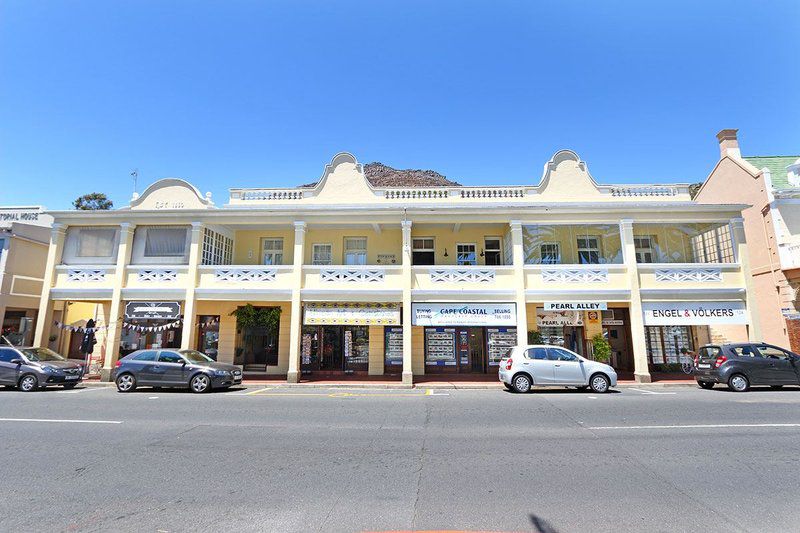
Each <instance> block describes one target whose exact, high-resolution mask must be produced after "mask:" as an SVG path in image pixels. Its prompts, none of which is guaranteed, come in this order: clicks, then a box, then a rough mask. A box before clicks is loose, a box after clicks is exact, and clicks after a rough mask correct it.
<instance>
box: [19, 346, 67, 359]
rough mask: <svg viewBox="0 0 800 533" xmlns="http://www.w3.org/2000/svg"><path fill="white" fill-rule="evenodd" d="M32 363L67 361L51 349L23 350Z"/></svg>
mask: <svg viewBox="0 0 800 533" xmlns="http://www.w3.org/2000/svg"><path fill="white" fill-rule="evenodd" d="M20 351H21V352H22V353H24V354H25V357H27V358H28V359H29V360H31V361H64V360H65V359H64V358H63V357H61V356H60V355H58V354H57V353H56V352H54V351H53V350H51V349H49V348H23V349H21V350H20Z"/></svg>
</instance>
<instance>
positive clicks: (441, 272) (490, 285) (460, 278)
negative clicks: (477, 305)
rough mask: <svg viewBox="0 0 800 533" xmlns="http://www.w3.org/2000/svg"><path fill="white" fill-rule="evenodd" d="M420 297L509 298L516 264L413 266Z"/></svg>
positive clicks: (512, 295) (513, 286)
mask: <svg viewBox="0 0 800 533" xmlns="http://www.w3.org/2000/svg"><path fill="white" fill-rule="evenodd" d="M412 276H413V280H412V285H411V287H412V290H413V291H414V298H415V299H417V300H425V299H430V300H435V299H437V298H456V299H457V298H458V297H460V296H464V297H470V298H481V297H485V298H487V299H498V298H501V299H508V298H513V297H514V294H515V293H514V288H515V284H514V267H513V266H472V265H458V266H456V265H432V266H415V267H412Z"/></svg>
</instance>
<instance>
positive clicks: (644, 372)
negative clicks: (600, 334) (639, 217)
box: [619, 219, 651, 383]
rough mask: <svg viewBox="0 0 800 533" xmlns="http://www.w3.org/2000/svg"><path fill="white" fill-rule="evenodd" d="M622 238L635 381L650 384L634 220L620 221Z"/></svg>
mask: <svg viewBox="0 0 800 533" xmlns="http://www.w3.org/2000/svg"><path fill="white" fill-rule="evenodd" d="M619 231H620V236H621V238H622V260H623V262H624V263H625V271H626V273H627V276H628V285H629V286H630V289H631V302H630V309H629V311H630V313H629V314H630V323H631V324H630V326H631V346H632V348H633V368H634V373H633V376H634V379H636V381H637V382H638V383H650V381H651V378H650V368H649V366H648V364H647V342H646V341H645V334H644V315H643V314H642V295H641V293H640V291H639V268H638V265H637V264H636V243H634V242H633V220H631V219H623V220H620V221H619Z"/></svg>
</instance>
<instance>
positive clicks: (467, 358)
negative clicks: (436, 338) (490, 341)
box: [456, 328, 486, 374]
mask: <svg viewBox="0 0 800 533" xmlns="http://www.w3.org/2000/svg"><path fill="white" fill-rule="evenodd" d="M456 339H457V348H458V362H459V365H458V371H459V372H462V373H473V374H479V373H483V372H485V371H486V368H485V367H486V342H485V341H484V336H483V328H460V329H458V330H457V334H456Z"/></svg>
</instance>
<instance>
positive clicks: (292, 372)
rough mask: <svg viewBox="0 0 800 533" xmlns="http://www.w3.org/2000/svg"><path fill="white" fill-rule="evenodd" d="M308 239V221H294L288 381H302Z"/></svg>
mask: <svg viewBox="0 0 800 533" xmlns="http://www.w3.org/2000/svg"><path fill="white" fill-rule="evenodd" d="M305 240H306V223H305V222H295V223H294V262H293V263H292V310H291V313H292V314H291V317H290V320H289V328H290V329H289V371H288V372H287V373H286V381H287V382H288V383H298V382H299V381H300V332H301V328H302V327H303V321H302V312H303V309H302V306H301V303H300V289H301V288H302V286H303V260H304V256H305V253H304V250H305V247H304V246H305Z"/></svg>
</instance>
